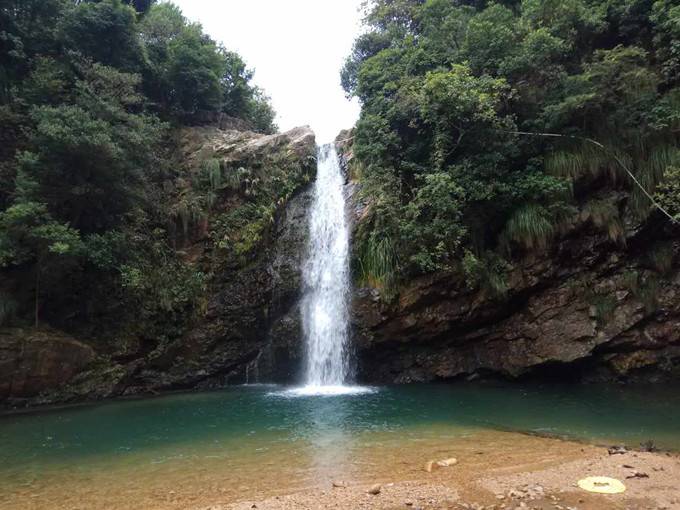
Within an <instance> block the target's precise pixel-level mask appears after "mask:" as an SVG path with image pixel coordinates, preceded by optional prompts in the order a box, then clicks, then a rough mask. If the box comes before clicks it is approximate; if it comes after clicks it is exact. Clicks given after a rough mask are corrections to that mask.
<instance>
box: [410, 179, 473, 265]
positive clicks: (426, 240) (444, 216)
mask: <svg viewBox="0 0 680 510" xmlns="http://www.w3.org/2000/svg"><path fill="white" fill-rule="evenodd" d="M423 180H424V181H425V182H424V183H423V184H422V185H421V186H420V187H419V188H418V191H417V193H416V195H415V196H414V197H413V199H412V200H411V201H410V202H409V204H408V205H407V206H406V208H405V214H406V216H405V221H404V222H403V226H402V235H403V237H405V238H406V239H409V240H410V241H411V242H413V243H414V244H415V246H417V247H419V248H420V249H418V248H417V249H416V251H415V253H413V254H412V255H411V257H410V259H409V263H410V264H413V265H414V266H415V267H416V268H418V269H419V270H421V271H425V272H428V271H435V270H445V269H450V268H451V267H452V266H451V264H452V262H453V261H454V260H455V258H456V254H457V250H458V248H459V247H460V243H461V241H462V239H463V237H464V236H465V233H466V231H465V227H464V226H463V225H462V222H461V220H462V210H463V206H464V204H465V192H464V191H463V189H462V188H461V187H460V186H459V185H458V184H457V183H456V182H455V180H454V179H453V178H452V176H451V175H450V174H447V173H433V174H428V175H426V176H424V177H423Z"/></svg>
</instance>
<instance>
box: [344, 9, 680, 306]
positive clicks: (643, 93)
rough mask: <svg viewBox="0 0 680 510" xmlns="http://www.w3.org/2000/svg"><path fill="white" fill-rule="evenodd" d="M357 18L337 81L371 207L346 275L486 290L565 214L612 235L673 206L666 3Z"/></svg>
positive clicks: (677, 28)
mask: <svg viewBox="0 0 680 510" xmlns="http://www.w3.org/2000/svg"><path fill="white" fill-rule="evenodd" d="M365 22H366V25H367V30H366V32H365V33H364V34H363V35H361V36H360V37H359V38H358V39H357V40H356V42H355V45H354V49H353V52H352V54H351V56H350V57H349V58H348V59H347V62H346V64H345V67H344V69H343V71H342V82H343V86H344V88H345V90H346V92H347V94H348V95H350V96H355V97H357V98H359V100H360V101H361V104H362V114H361V119H360V121H359V123H358V126H357V128H356V131H355V139H354V153H355V156H356V158H355V162H356V164H355V165H354V168H353V171H354V173H355V177H357V178H359V179H360V180H361V182H362V190H363V191H362V193H363V198H364V200H365V201H366V202H367V203H369V204H370V207H369V208H368V209H367V212H366V213H365V215H364V217H363V218H362V221H361V223H360V225H359V231H358V235H357V237H356V239H355V244H356V246H355V250H356V253H357V264H356V266H357V268H356V269H357V273H358V276H359V277H360V278H361V279H362V280H363V281H364V282H367V283H370V284H372V285H373V286H376V287H379V288H382V289H383V290H384V295H387V296H389V295H390V293H392V291H393V290H394V289H395V288H396V287H398V285H399V282H403V281H404V280H406V279H408V278H410V277H413V276H414V275H419V274H424V273H431V272H435V271H450V270H457V271H460V272H462V273H464V274H465V275H466V277H467V281H468V285H469V286H470V287H471V288H482V289H486V290H487V291H488V292H489V293H492V294H497V295H498V294H502V293H503V292H504V289H505V286H506V284H505V281H504V273H505V271H506V268H507V267H508V265H509V261H511V260H512V259H513V257H518V256H520V257H521V256H526V255H532V254H535V253H537V252H541V251H545V250H546V249H549V248H550V246H551V243H552V242H553V240H554V239H555V238H557V237H559V236H560V235H562V234H563V233H565V232H567V231H568V230H569V225H570V224H572V223H573V222H574V221H575V219H576V217H577V215H581V216H586V217H587V218H586V220H587V221H589V223H590V224H591V228H593V229H598V230H600V231H602V232H604V233H606V235H607V236H609V238H610V241H611V243H616V244H619V245H620V244H621V243H625V237H624V229H625V228H626V226H628V227H631V226H634V225H636V224H639V223H640V222H642V221H645V220H647V221H659V222H663V221H672V220H669V218H668V217H667V216H666V215H664V213H663V212H662V211H661V209H663V210H665V211H667V212H668V213H669V215H670V216H674V217H675V218H676V219H677V218H679V217H680V216H679V213H680V195H678V190H679V186H680V184H679V182H680V181H678V179H679V178H680V150H679V149H678V141H679V140H680V4H678V2H676V1H674V0H522V1H519V0H508V1H497V2H487V1H483V0H470V1H466V0H457V1H452V0H427V1H424V0H376V1H374V2H370V3H369V5H368V7H367V15H366V19H365ZM612 190H614V191H615V192H616V191H618V192H619V193H618V194H617V193H613V194H612V193H611V191H612ZM605 192H607V193H605ZM652 248H653V253H650V257H652V258H654V259H655V261H656V266H657V267H659V268H660V269H663V268H664V267H665V266H667V265H668V263H669V258H670V256H671V255H670V253H669V250H668V248H667V247H664V246H658V247H650V251H652Z"/></svg>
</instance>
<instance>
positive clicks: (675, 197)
mask: <svg viewBox="0 0 680 510" xmlns="http://www.w3.org/2000/svg"><path fill="white" fill-rule="evenodd" d="M655 199H656V201H657V202H658V203H659V204H661V206H662V207H663V208H664V209H665V210H666V211H668V213H669V214H671V215H672V216H673V217H674V218H675V219H676V220H677V221H680V166H669V167H667V168H666V171H665V172H664V178H663V181H662V183H661V184H660V185H659V187H658V188H657V191H656V195H655Z"/></svg>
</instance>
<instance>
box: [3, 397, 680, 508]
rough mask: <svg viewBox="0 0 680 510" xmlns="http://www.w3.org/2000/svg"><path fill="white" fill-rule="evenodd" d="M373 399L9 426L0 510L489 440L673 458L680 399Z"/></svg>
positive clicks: (174, 406)
mask: <svg viewBox="0 0 680 510" xmlns="http://www.w3.org/2000/svg"><path fill="white" fill-rule="evenodd" d="M373 390H374V391H372V392H369V393H361V394H348V395H330V396H326V397H323V396H305V395H304V394H302V395H300V394H295V393H291V392H290V391H287V389H286V388H281V387H276V386H254V387H235V388H230V389H226V390H223V391H217V392H212V393H195V394H179V395H170V396H165V397H160V398H155V399H148V400H133V401H117V402H109V403H105V404H101V405H96V406H89V407H77V408H70V409H59V410H52V411H48V412H41V413H35V414H26V415H10V416H5V417H3V418H0V507H2V508H4V507H5V506H6V507H7V508H42V507H43V506H41V504H44V502H45V501H47V500H48V499H54V498H61V499H63V500H64V501H67V500H68V495H73V498H74V500H75V499H77V500H78V501H85V502H87V501H88V498H92V499H91V501H99V502H100V503H99V504H97V505H91V506H89V507H88V506H87V505H85V506H84V507H83V508H100V507H101V508H108V507H106V506H102V505H101V501H112V506H111V508H127V506H126V504H125V501H128V500H121V499H120V498H129V501H136V502H137V503H139V502H140V501H146V499H144V498H147V499H148V501H157V502H159V504H161V503H163V504H164V505H165V506H172V505H171V504H170V503H172V501H173V499H172V498H173V497H175V496H174V494H175V493H176V492H181V491H182V490H183V489H182V488H183V487H185V489H186V492H187V494H189V491H190V489H189V488H188V487H194V488H195V487H196V486H200V487H202V492H204V493H205V494H212V493H214V494H223V495H224V497H225V498H226V500H227V501H229V500H231V499H234V498H236V497H237V494H239V493H242V492H244V491H245V492H248V491H254V492H256V493H258V494H259V493H262V494H266V493H267V492H268V491H269V492H271V491H273V490H275V489H277V490H278V489H280V488H281V486H282V484H284V485H285V488H286V489H297V488H305V487H309V486H310V485H314V484H318V483H325V482H327V481H328V480H330V479H334V478H336V477H342V478H343V479H353V478H360V477H362V476H365V474H366V473H372V476H373V474H376V473H378V472H379V471H377V470H378V467H379V465H380V464H381V463H384V462H385V459H391V460H390V462H391V463H392V464H393V465H396V464H399V463H402V464H404V465H405V466H406V464H407V462H408V463H416V464H419V463H420V462H421V460H422V458H423V457H424V456H427V455H431V454H436V453H437V452H442V453H441V454H442V455H443V454H444V453H446V454H449V453H450V454H454V455H455V454H457V452H458V451H459V450H465V449H466V448H467V449H475V448H476V449H480V448H482V449H483V448H484V447H489V448H490V445H492V444H493V445H495V446H493V447H494V448H501V447H503V442H504V441H507V438H505V436H503V435H498V434H497V433H495V432H493V431H496V430H510V431H519V432H532V433H541V434H550V435H556V436H560V437H565V438H573V439H578V440H582V441H587V442H595V443H600V444H613V443H624V444H628V445H631V446H637V445H638V444H639V443H640V442H642V441H647V440H652V441H654V442H655V444H656V445H658V446H659V447H662V448H668V449H675V450H680V392H679V391H678V389H677V388H673V387H667V386H656V387H629V386H603V385H598V386H555V385H505V384H461V385H414V386H400V387H383V388H374V389H373ZM504 438H505V439H504ZM471 451H472V450H471ZM419 465H421V464H419ZM408 469H412V467H408ZM408 469H407V467H404V473H407V471H408ZM372 470H373V471H372ZM192 490H193V489H192ZM64 492H67V494H64ZM187 497H189V496H187ZM64 498H66V499H64ZM168 498H169V499H168ZM31 502H33V503H31ZM3 503H4V506H3ZM31 504H33V505H34V506H31ZM65 504H66V503H65ZM186 504H187V500H186V499H185V500H183V501H182V505H183V506H186ZM64 508H66V507H64ZM73 508H77V506H76V507H73ZM150 508H151V507H150Z"/></svg>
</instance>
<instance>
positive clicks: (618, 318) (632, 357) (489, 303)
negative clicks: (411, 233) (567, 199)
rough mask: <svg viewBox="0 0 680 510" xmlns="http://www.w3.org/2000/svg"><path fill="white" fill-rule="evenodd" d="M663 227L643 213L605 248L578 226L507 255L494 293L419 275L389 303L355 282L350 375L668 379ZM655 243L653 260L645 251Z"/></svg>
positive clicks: (669, 268)
mask: <svg viewBox="0 0 680 510" xmlns="http://www.w3.org/2000/svg"><path fill="white" fill-rule="evenodd" d="M670 228H671V227H669V226H666V227H664V222H663V221H662V220H661V219H660V218H652V219H651V220H650V221H648V222H647V223H646V224H645V225H644V226H638V227H636V228H632V229H629V230H628V232H627V235H626V239H625V242H619V243H613V242H612V241H611V240H610V239H609V238H608V237H607V236H606V235H603V234H602V233H600V232H598V231H597V230H596V229H594V228H593V227H592V225H590V224H589V223H588V222H587V221H580V222H577V223H576V224H575V225H573V227H572V229H571V231H570V233H569V234H568V235H566V236H564V237H563V238H562V239H561V240H560V241H558V242H557V243H556V244H555V246H553V249H551V250H550V251H549V252H545V253H535V254H531V255H528V256H525V257H524V258H522V259H520V260H517V261H515V263H514V266H513V267H512V268H511V269H510V271H509V274H508V275H507V281H508V291H507V294H506V295H505V296H503V297H494V296H491V295H489V294H488V293H485V292H483V291H478V290H475V291H473V290H470V289H468V288H467V286H466V283H465V279H464V277H463V276H462V275H461V274H435V275H431V276H427V277H422V278H418V279H416V280H414V281H412V282H409V284H407V285H405V286H404V287H403V289H402V290H401V292H400V294H399V297H398V298H397V299H396V300H395V302H393V303H384V302H383V301H382V300H381V298H380V294H379V293H378V292H377V291H375V290H371V289H360V290H359V291H358V292H357V293H356V297H355V301H354V311H355V314H354V321H355V324H354V326H355V331H356V338H355V341H356V345H357V351H358V358H359V361H360V368H359V373H360V375H361V377H362V378H363V379H365V380H367V381H372V382H400V383H403V382H412V381H436V380H445V379H453V378H461V377H463V378H474V377H479V376H494V375H497V376H502V377H509V378H518V377H524V376H540V377H555V378H560V379H569V378H572V379H581V380H617V381H637V380H645V381H648V380H660V379H665V378H677V377H679V376H680V299H679V298H680V266H679V265H678V263H677V261H678V252H679V251H680V244H679V243H678V242H677V241H675V240H674V238H675V234H674V233H673V232H671V231H670V230H668V229H670ZM660 250H662V251H663V261H661V260H658V259H659V257H655V256H654V254H655V253H658V251H660ZM655 258H656V260H655Z"/></svg>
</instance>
